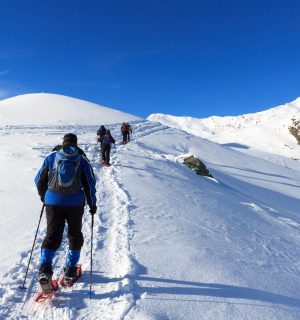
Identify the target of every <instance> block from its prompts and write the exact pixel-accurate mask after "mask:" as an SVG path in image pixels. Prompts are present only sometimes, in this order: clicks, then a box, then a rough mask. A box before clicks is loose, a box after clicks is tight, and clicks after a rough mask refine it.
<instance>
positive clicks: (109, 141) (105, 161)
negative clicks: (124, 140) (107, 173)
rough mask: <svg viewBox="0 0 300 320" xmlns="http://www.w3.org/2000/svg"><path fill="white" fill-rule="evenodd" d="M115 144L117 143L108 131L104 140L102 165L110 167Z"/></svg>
mask: <svg viewBox="0 0 300 320" xmlns="http://www.w3.org/2000/svg"><path fill="white" fill-rule="evenodd" d="M112 143H113V144H115V143H116V141H115V139H114V138H113V137H112V135H111V134H110V130H108V129H107V130H106V133H105V135H104V137H103V140H102V149H101V151H102V164H103V165H105V166H110V163H109V160H110V148H111V144H112Z"/></svg>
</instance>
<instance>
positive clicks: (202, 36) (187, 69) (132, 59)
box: [0, 0, 300, 118]
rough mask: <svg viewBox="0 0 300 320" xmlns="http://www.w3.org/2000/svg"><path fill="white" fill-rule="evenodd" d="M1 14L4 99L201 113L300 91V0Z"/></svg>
mask: <svg viewBox="0 0 300 320" xmlns="http://www.w3.org/2000/svg"><path fill="white" fill-rule="evenodd" d="M0 12H1V19H0V30H1V32H0V98H1V99H3V98H6V97H10V96H14V95H17V94H23V93H32V92H49V93H58V94H63V95H68V96H72V97H76V98H80V99H85V100H88V101H92V102H96V103H99V104H102V105H105V106H108V107H112V108H115V109H119V110H122V111H125V112H129V113H132V114H135V115H139V116H142V117H147V116H148V115H149V114H151V113H157V112H159V113H166V114H172V115H188V116H192V117H200V118H204V117H208V116H210V115H220V116H224V115H239V114H243V113H250V112H257V111H262V110H265V109H268V108H271V107H274V106H277V105H279V104H282V103H286V102H289V101H292V100H294V99H295V98H297V97H299V96H300V27H299V16H300V1H298V0H280V1H279V0H219V1H217V0H59V1H58V0H51V1H50V0H42V1H41V0H35V1H34V0H26V1H24V0H9V1H1V2H0Z"/></svg>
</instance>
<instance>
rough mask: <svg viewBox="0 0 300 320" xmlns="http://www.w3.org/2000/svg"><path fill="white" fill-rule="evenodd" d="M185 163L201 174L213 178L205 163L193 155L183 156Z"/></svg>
mask: <svg viewBox="0 0 300 320" xmlns="http://www.w3.org/2000/svg"><path fill="white" fill-rule="evenodd" d="M183 164H185V165H186V166H187V167H188V168H190V169H192V170H194V171H195V172H196V174H199V175H200V176H206V177H210V178H213V176H212V174H211V173H210V172H209V171H208V169H207V168H206V166H205V164H204V163H203V162H202V161H201V160H199V159H198V158H196V157H195V156H193V155H192V156H189V157H187V158H183Z"/></svg>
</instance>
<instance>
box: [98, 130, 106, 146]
mask: <svg viewBox="0 0 300 320" xmlns="http://www.w3.org/2000/svg"><path fill="white" fill-rule="evenodd" d="M105 133H106V129H105V127H104V126H103V125H102V126H101V127H100V128H99V130H98V131H97V141H98V142H100V146H101V149H102V140H103V137H104V135H105Z"/></svg>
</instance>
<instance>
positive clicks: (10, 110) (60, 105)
mask: <svg viewBox="0 0 300 320" xmlns="http://www.w3.org/2000/svg"><path fill="white" fill-rule="evenodd" d="M0 111H1V112H0V125H1V126H5V125H73V126H76V125H79V124H80V125H99V124H104V125H105V124H111V123H116V122H120V121H121V122H123V121H125V122H126V121H134V120H140V118H139V117H136V116H133V115H130V114H128V113H124V112H121V111H118V110H114V109H111V108H106V107H103V106H100V105H97V104H95V103H91V102H88V101H83V100H79V99H75V98H71V97H66V96H62V95H58V94H49V93H38V94H25V95H20V96H16V97H13V98H10V99H6V100H2V101H0Z"/></svg>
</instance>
